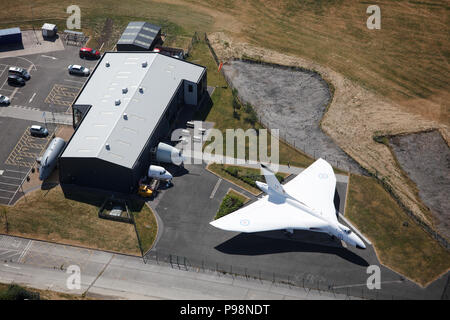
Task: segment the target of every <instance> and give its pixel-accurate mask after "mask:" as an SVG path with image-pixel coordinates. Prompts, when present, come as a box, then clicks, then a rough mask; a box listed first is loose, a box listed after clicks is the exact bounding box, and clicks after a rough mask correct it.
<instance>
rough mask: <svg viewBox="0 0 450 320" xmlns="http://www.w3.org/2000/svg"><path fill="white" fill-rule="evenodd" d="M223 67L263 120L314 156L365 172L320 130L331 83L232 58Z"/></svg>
mask: <svg viewBox="0 0 450 320" xmlns="http://www.w3.org/2000/svg"><path fill="white" fill-rule="evenodd" d="M223 70H224V72H225V74H226V76H227V77H228V79H229V80H230V81H231V83H232V84H233V87H235V88H236V89H237V90H238V95H239V98H240V99H241V101H242V102H243V103H247V102H248V103H250V104H251V105H252V106H254V107H255V110H256V113H257V114H258V116H259V118H260V121H261V122H262V123H263V124H264V125H265V126H267V127H269V128H272V129H275V128H276V129H279V130H280V136H281V137H282V138H283V139H284V140H286V141H288V142H289V143H291V144H293V145H294V143H295V146H296V147H297V148H298V149H300V150H302V151H303V152H305V153H306V154H308V155H310V156H311V157H314V158H319V157H322V158H324V159H327V161H329V162H330V163H331V164H332V165H333V166H336V167H338V168H340V169H343V170H349V171H351V172H353V173H359V174H362V170H361V168H360V166H359V165H358V164H357V163H356V162H355V161H353V159H351V158H350V157H349V156H348V155H347V154H345V152H343V151H342V150H341V148H339V147H338V146H337V145H336V144H335V143H334V142H333V140H331V138H330V137H329V136H327V135H326V134H325V133H323V131H322V130H321V129H320V121H321V120H322V117H323V115H324V114H325V110H326V107H327V105H328V103H329V102H330V100H331V93H330V90H329V88H328V85H327V83H326V82H325V81H324V80H323V79H322V78H321V77H320V75H318V74H317V73H314V72H309V71H301V70H300V69H299V70H294V69H287V68H277V67H275V66H270V65H264V64H257V63H250V62H246V61H240V60H235V61H230V62H228V63H227V64H225V65H224V67H223Z"/></svg>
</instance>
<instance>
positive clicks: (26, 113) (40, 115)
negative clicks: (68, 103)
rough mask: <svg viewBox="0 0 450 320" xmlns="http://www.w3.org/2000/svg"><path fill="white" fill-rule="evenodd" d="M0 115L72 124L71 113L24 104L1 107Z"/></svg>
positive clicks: (42, 121)
mask: <svg viewBox="0 0 450 320" xmlns="http://www.w3.org/2000/svg"><path fill="white" fill-rule="evenodd" d="M0 117H9V118H15V119H22V120H29V121H34V122H39V123H45V122H46V123H57V124H72V114H71V113H50V112H45V120H44V112H43V111H41V110H39V109H37V108H33V107H24V106H17V105H13V106H9V107H0Z"/></svg>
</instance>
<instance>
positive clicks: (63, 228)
mask: <svg viewBox="0 0 450 320" xmlns="http://www.w3.org/2000/svg"><path fill="white" fill-rule="evenodd" d="M98 209H99V208H98V207H97V206H94V205H90V204H86V203H81V202H77V201H74V200H69V199H66V198H65V197H64V194H63V192H62V190H61V188H60V187H59V186H57V187H55V188H53V189H51V190H48V191H47V190H36V191H33V192H31V193H28V194H27V195H26V198H22V199H21V200H19V201H18V202H17V203H16V205H15V206H14V207H6V206H0V233H3V234H8V235H13V236H14V235H17V236H24V237H29V238H33V239H39V240H44V241H51V242H58V243H65V244H71V245H80V246H83V247H89V248H94V249H100V250H110V251H116V252H121V253H127V254H134V255H139V254H140V250H139V246H138V242H137V237H136V233H135V230H134V227H133V225H131V224H127V223H120V222H114V221H109V220H104V219H100V218H98ZM144 211H145V210H144ZM5 213H6V217H7V220H8V228H6V219H5Z"/></svg>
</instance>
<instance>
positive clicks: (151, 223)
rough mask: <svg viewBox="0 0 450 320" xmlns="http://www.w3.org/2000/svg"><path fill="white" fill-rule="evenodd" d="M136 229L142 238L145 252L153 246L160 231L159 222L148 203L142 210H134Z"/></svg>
mask: <svg viewBox="0 0 450 320" xmlns="http://www.w3.org/2000/svg"><path fill="white" fill-rule="evenodd" d="M132 214H133V216H134V221H135V223H136V229H137V232H138V234H139V239H140V240H141V246H142V251H143V253H144V254H145V253H146V252H147V251H148V250H150V249H151V248H152V246H153V242H155V239H156V235H157V233H158V224H157V223H156V218H155V215H154V214H153V211H152V209H151V208H149V207H148V206H147V205H144V206H143V207H142V210H141V211H140V212H132Z"/></svg>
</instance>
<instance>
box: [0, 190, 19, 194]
mask: <svg viewBox="0 0 450 320" xmlns="http://www.w3.org/2000/svg"><path fill="white" fill-rule="evenodd" d="M0 192H10V193H14V192H16V191H15V190H14V191H11V190H3V189H0Z"/></svg>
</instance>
